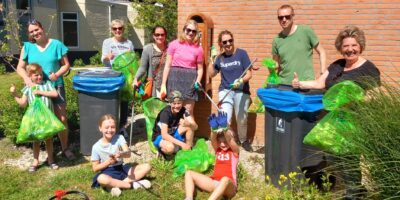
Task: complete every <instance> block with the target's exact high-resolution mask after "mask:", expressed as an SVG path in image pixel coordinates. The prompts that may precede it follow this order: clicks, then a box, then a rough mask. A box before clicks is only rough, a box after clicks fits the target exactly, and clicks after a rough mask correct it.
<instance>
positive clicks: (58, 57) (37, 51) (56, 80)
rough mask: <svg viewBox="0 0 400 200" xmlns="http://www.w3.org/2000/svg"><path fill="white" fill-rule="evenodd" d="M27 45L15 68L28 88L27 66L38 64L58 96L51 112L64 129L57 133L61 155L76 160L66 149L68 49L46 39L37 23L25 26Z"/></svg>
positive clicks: (54, 99) (57, 41) (50, 39)
mask: <svg viewBox="0 0 400 200" xmlns="http://www.w3.org/2000/svg"><path fill="white" fill-rule="evenodd" d="M28 38H29V42H24V46H23V48H22V49H21V53H20V58H19V61H18V65H17V73H18V75H19V76H21V77H22V78H23V79H24V82H25V84H26V85H27V86H32V85H33V83H32V81H31V80H30V79H29V77H28V75H27V71H26V66H27V65H28V64H31V63H37V64H39V65H40V66H42V68H43V75H44V77H43V80H44V81H46V80H50V81H52V84H53V86H54V87H55V88H56V90H57V93H58V97H57V98H53V100H52V101H53V104H54V113H55V114H56V115H57V117H58V118H59V119H60V121H61V122H62V123H63V124H64V126H65V127H66V129H65V130H64V131H62V132H60V133H59V134H58V137H59V138H60V143H61V150H62V154H63V155H64V156H65V157H67V158H68V159H70V160H72V159H75V155H74V154H73V153H72V152H71V151H70V150H69V149H68V123H67V112H66V98H65V89H64V80H63V75H64V74H65V73H67V72H68V70H69V67H70V65H69V61H68V57H67V52H68V48H67V47H66V46H65V45H64V44H63V43H62V42H60V41H59V40H56V39H52V38H48V37H47V35H46V33H45V31H44V29H43V26H42V24H41V23H40V22H39V21H37V20H31V21H29V23H28Z"/></svg>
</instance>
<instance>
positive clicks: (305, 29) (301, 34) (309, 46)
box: [272, 25, 319, 84]
mask: <svg viewBox="0 0 400 200" xmlns="http://www.w3.org/2000/svg"><path fill="white" fill-rule="evenodd" d="M318 43H319V40H318V37H317V36H316V34H315V33H314V31H313V30H312V29H311V28H310V27H309V26H305V25H298V26H297V29H296V31H295V32H294V33H293V34H291V35H288V36H287V35H284V34H282V33H280V34H279V35H278V36H277V37H275V38H274V41H273V43H272V55H277V56H279V58H280V62H281V68H282V70H281V72H280V73H279V76H280V78H281V81H282V83H283V84H291V83H292V80H293V73H294V72H296V73H297V74H298V75H299V79H300V80H301V81H306V80H314V68H313V63H312V54H313V48H314V47H315V46H316V45H317V44H318Z"/></svg>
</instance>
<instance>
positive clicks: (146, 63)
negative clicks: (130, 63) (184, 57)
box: [132, 26, 168, 98]
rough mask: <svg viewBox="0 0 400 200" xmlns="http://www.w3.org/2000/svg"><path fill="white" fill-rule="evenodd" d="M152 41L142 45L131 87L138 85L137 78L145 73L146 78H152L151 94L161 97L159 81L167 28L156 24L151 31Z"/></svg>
mask: <svg viewBox="0 0 400 200" xmlns="http://www.w3.org/2000/svg"><path fill="white" fill-rule="evenodd" d="M152 34H153V40H154V43H150V44H147V45H146V46H144V47H143V52H142V57H141V61H140V67H139V69H138V71H137V72H136V76H135V79H133V84H132V86H133V87H135V86H136V87H137V86H138V80H140V79H141V77H142V76H143V75H145V73H147V79H153V81H154V82H153V88H152V95H151V96H153V97H158V98H161V96H160V90H161V82H162V75H163V71H164V65H165V60H166V57H167V56H166V50H167V47H168V45H167V44H168V43H167V40H166V38H167V30H166V29H165V28H164V27H162V26H156V27H154V28H153V31H152Z"/></svg>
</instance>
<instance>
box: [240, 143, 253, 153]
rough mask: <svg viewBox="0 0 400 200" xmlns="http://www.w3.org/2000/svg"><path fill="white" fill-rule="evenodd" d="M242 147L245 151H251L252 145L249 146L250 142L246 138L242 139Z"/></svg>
mask: <svg viewBox="0 0 400 200" xmlns="http://www.w3.org/2000/svg"><path fill="white" fill-rule="evenodd" d="M242 148H243V149H244V150H245V151H248V152H253V147H252V146H251V144H250V142H249V141H248V140H246V141H244V142H243V143H242Z"/></svg>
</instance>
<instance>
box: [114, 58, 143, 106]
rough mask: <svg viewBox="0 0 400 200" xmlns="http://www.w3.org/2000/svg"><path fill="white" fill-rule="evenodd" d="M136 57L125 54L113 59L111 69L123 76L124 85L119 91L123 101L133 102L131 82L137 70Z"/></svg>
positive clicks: (137, 62)
mask: <svg viewBox="0 0 400 200" xmlns="http://www.w3.org/2000/svg"><path fill="white" fill-rule="evenodd" d="M138 60H139V59H138V57H137V56H136V54H135V53H134V52H131V51H129V52H125V53H123V54H121V55H119V56H117V57H116V58H115V59H114V62H113V63H112V69H113V70H115V71H119V72H121V73H122V74H123V75H124V76H125V85H124V87H123V88H122V89H121V99H122V100H123V101H131V100H133V87H132V82H133V79H134V77H135V74H136V72H137V70H138V68H139V61H138Z"/></svg>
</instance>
